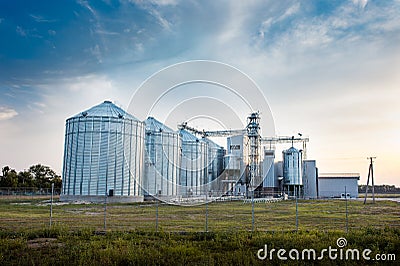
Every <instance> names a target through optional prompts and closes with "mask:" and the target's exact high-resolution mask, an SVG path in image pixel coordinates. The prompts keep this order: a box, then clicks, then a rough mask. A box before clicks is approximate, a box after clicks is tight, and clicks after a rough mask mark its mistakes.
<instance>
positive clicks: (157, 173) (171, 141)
mask: <svg viewBox="0 0 400 266" xmlns="http://www.w3.org/2000/svg"><path fill="white" fill-rule="evenodd" d="M145 143H146V146H145V147H146V149H145V175H144V176H145V177H144V182H143V183H144V193H145V194H146V195H156V194H159V195H160V196H176V195H177V193H178V181H179V166H180V150H181V146H182V144H181V138H180V137H179V135H178V133H173V132H156V131H147V132H146V140H145ZM159 192H161V194H160V193H159Z"/></svg>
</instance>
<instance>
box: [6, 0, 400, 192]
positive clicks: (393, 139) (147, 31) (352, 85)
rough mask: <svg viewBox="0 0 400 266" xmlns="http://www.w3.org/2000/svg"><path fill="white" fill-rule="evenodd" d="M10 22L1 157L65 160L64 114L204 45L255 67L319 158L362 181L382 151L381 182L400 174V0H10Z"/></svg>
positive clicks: (291, 129)
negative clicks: (371, 159) (371, 161)
mask: <svg viewBox="0 0 400 266" xmlns="http://www.w3.org/2000/svg"><path fill="white" fill-rule="evenodd" d="M0 34H1V36H2V41H1V42H0V147H2V148H1V152H0V165H1V166H3V165H10V166H12V167H15V168H17V169H18V170H22V169H24V168H28V167H29V166H30V165H31V164H34V163H43V164H47V165H50V166H52V167H53V168H54V169H56V170H57V171H58V172H59V173H60V172H61V167H62V154H63V141H64V123H65V119H66V118H68V117H70V116H72V115H74V114H76V113H78V112H80V111H82V110H84V109H87V108H89V107H91V106H92V105H95V104H98V103H100V102H102V101H103V100H104V99H111V100H113V101H114V102H116V103H117V104H118V105H120V106H122V107H123V108H127V106H128V105H129V100H130V99H131V97H132V94H133V93H134V92H135V90H136V88H138V87H139V86H140V84H141V83H142V82H143V81H144V80H145V79H146V78H148V77H149V76H150V75H152V74H153V73H155V72H157V71H159V70H160V69H161V68H163V67H166V66H169V65H171V64H175V63H179V62H182V61H186V60H198V59H204V60H215V61H220V62H223V63H227V64H230V65H232V66H234V67H236V68H238V69H240V70H241V71H243V72H245V73H246V74H248V75H249V76H250V77H251V78H252V79H253V80H254V81H255V82H256V83H257V84H258V86H259V87H260V89H261V90H262V92H263V93H264V95H265V96H266V98H267V100H268V103H269V106H270V108H271V110H272V113H273V116H274V121H275V130H276V133H277V134H279V135H291V134H297V132H302V133H304V134H306V135H308V136H309V137H310V139H311V142H310V143H309V146H308V147H309V150H308V152H309V157H310V158H313V159H316V160H317V165H318V167H319V169H320V172H360V173H361V176H362V178H361V183H365V180H366V174H367V170H368V161H367V160H366V157H367V156H371V155H372V156H377V157H378V159H377V161H376V176H377V177H376V178H377V183H386V184H396V185H400V181H399V180H400V179H399V177H400V164H399V159H398V156H399V152H398V151H399V150H400V140H399V137H398V136H399V135H400V123H399V117H400V107H399V106H400V105H399V104H400V102H399V96H400V75H399V73H400V45H399V43H400V1H398V0H387V1H373V0H369V1H368V0H346V1H345V0H343V1H255V0H254V1H179V0H154V1H128V0H115V1H112V0H109V1H106V0H104V1H17V0H15V1H1V2H0ZM191 91H192V92H191V93H192V95H191V96H193V97H195V96H196V95H195V94H196V92H195V90H191ZM220 100H221V99H220ZM222 100H223V99H222ZM137 108H138V109H140V106H138V107H137ZM243 119H244V118H243ZM170 126H171V127H175V125H170ZM278 157H279V156H278Z"/></svg>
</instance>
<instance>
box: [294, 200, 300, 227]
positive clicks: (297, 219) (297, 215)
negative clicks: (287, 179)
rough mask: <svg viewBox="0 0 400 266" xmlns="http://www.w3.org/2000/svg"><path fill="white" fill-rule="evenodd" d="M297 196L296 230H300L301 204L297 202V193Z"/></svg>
mask: <svg viewBox="0 0 400 266" xmlns="http://www.w3.org/2000/svg"><path fill="white" fill-rule="evenodd" d="M295 197H296V231H299V206H298V203H297V195H295Z"/></svg>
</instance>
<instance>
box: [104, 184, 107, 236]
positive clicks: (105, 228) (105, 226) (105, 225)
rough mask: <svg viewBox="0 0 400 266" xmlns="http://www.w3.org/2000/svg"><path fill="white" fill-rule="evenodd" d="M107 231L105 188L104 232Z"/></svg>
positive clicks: (105, 195) (105, 194) (105, 196)
mask: <svg viewBox="0 0 400 266" xmlns="http://www.w3.org/2000/svg"><path fill="white" fill-rule="evenodd" d="M106 231H107V189H106V192H105V193H104V232H106Z"/></svg>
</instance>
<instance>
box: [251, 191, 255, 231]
mask: <svg viewBox="0 0 400 266" xmlns="http://www.w3.org/2000/svg"><path fill="white" fill-rule="evenodd" d="M251 231H252V232H254V189H253V192H252V193H251Z"/></svg>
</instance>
